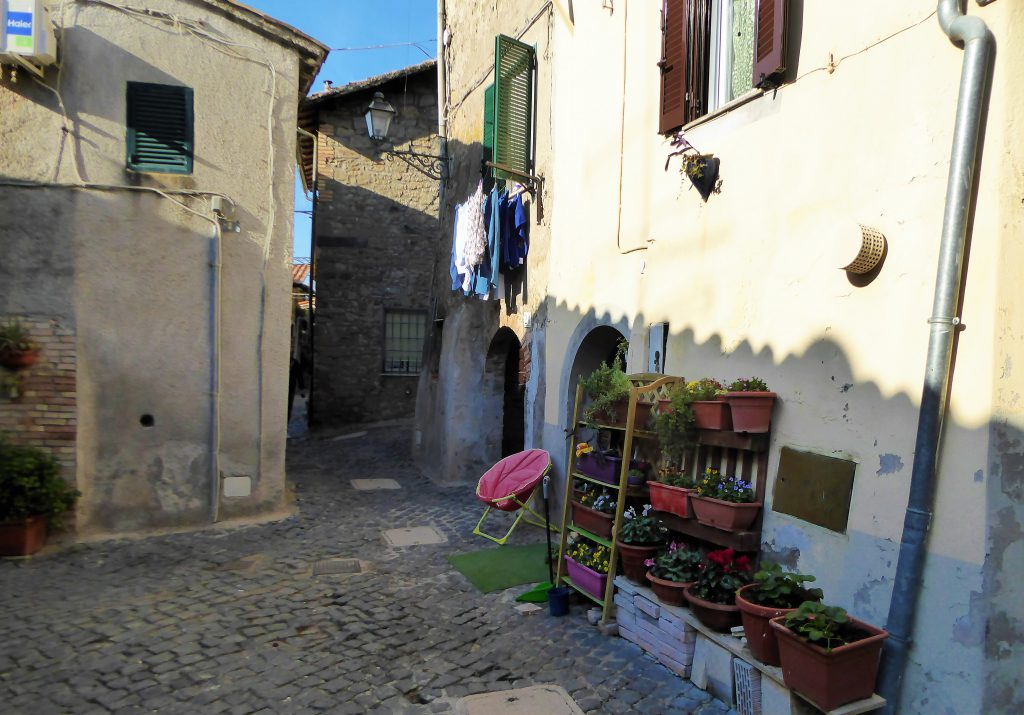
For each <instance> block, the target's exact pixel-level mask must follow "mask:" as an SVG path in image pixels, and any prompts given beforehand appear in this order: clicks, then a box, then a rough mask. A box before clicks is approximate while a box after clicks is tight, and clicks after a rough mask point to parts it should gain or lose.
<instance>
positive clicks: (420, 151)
mask: <svg viewBox="0 0 1024 715" xmlns="http://www.w3.org/2000/svg"><path fill="white" fill-rule="evenodd" d="M376 93H380V94H381V95H382V97H383V99H384V101H385V102H387V103H388V104H390V105H392V107H393V109H394V110H395V112H396V113H395V115H394V117H393V119H392V120H391V124H390V129H389V132H388V136H387V138H386V139H384V140H382V141H378V140H374V139H371V138H370V136H369V133H368V130H367V124H366V118H365V115H366V111H367V108H368V107H369V105H370V103H371V101H372V100H373V97H374V95H375V94H376ZM302 123H303V125H304V126H305V127H306V128H307V129H308V130H310V131H311V132H315V134H316V151H315V156H314V154H313V153H312V152H309V153H307V157H306V164H307V166H306V171H307V175H308V177H309V179H310V180H311V181H312V180H313V167H312V165H311V164H312V162H313V161H314V160H315V162H316V176H315V181H316V186H317V192H316V198H315V204H314V209H313V211H314V216H313V226H314V228H313V231H314V237H313V240H312V241H311V244H312V247H313V252H314V256H313V273H314V279H315V282H316V301H317V302H316V312H315V318H314V336H313V345H314V355H313V371H314V374H313V388H312V393H311V396H310V422H311V424H313V425H315V426H320V427H324V426H336V425H343V424H350V423H360V422H374V421H380V420H388V419H396V418H407V417H411V416H412V413H413V408H414V404H415V399H416V384H417V380H418V378H419V374H420V371H421V369H422V352H423V350H422V348H423V343H424V340H425V337H426V335H427V332H428V327H429V325H430V323H431V321H432V320H433V314H432V305H431V300H430V285H431V277H432V275H433V270H434V268H435V264H434V261H435V250H434V249H435V246H436V243H437V204H438V192H439V180H440V177H441V173H440V172H441V168H442V166H441V164H440V163H439V162H437V161H435V160H433V159H431V158H430V157H431V156H432V155H434V156H436V155H437V154H438V150H439V147H438V139H437V70H436V64H435V63H434V62H433V61H428V62H424V63H422V64H419V65H414V66H411V67H407V68H405V69H402V70H397V71H394V72H389V73H387V74H384V75H380V76H377V77H371V78H369V79H366V80H362V81H359V82H352V83H349V84H347V85H343V86H340V87H333V88H330V89H325V90H324V91H323V92H319V93H317V94H314V95H313V96H311V97H310V98H309V99H308V100H307V101H306V102H305V104H304V106H303V111H302ZM394 152H399V153H397V154H396V153H394ZM402 152H412V153H414V154H416V155H418V156H413V155H411V154H407V153H402Z"/></svg>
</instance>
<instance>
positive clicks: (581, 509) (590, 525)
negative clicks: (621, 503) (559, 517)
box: [572, 480, 616, 539]
mask: <svg viewBox="0 0 1024 715" xmlns="http://www.w3.org/2000/svg"><path fill="white" fill-rule="evenodd" d="M577 483H578V484H579V489H577V490H576V491H575V495H574V498H573V501H572V523H573V524H575V525H576V526H578V527H580V528H581V529H585V530H586V531H589V532H590V533H591V534H594V535H595V536H600V537H602V538H605V539H610V538H611V537H612V524H613V523H614V522H615V505H616V502H615V497H614V496H613V495H612V494H610V493H609V492H608V490H607V489H604V488H603V487H597V486H595V485H593V484H588V483H586V482H584V481H582V480H577Z"/></svg>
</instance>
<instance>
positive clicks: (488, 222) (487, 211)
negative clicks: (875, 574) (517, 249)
mask: <svg viewBox="0 0 1024 715" xmlns="http://www.w3.org/2000/svg"><path fill="white" fill-rule="evenodd" d="M504 207H505V192H504V191H503V190H501V189H499V188H498V187H497V186H495V187H494V188H493V189H491V190H490V192H489V193H488V194H487V198H486V199H485V201H484V227H485V229H486V232H487V252H486V255H485V257H484V261H483V262H482V263H481V264H480V265H479V266H477V273H476V278H475V279H474V283H473V293H474V294H476V295H477V296H478V297H480V298H483V299H484V300H487V299H488V298H491V297H493V296H494V295H495V291H496V289H497V287H498V277H499V276H498V266H499V265H500V258H501V241H502V237H501V226H502V213H501V212H502V210H503V208H504Z"/></svg>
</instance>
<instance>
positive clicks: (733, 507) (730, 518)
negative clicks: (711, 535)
mask: <svg viewBox="0 0 1024 715" xmlns="http://www.w3.org/2000/svg"><path fill="white" fill-rule="evenodd" d="M690 505H691V507H692V508H693V514H694V516H696V517H697V521H699V522H700V523H701V524H707V525H708V526H713V527H715V528H716V529H722V530H723V531H743V530H744V529H748V528H749V527H750V525H751V524H753V523H754V520H755V519H757V513H758V511H760V509H761V502H759V501H756V502H751V503H749V504H737V503H735V502H730V501H723V500H722V499H712V498H711V497H699V496H697V495H696V494H691V495H690Z"/></svg>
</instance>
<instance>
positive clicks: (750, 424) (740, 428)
mask: <svg viewBox="0 0 1024 715" xmlns="http://www.w3.org/2000/svg"><path fill="white" fill-rule="evenodd" d="M725 400H726V401H727V402H728V403H729V409H730V410H731V412H732V428H733V430H735V431H736V432H754V433H762V432H767V431H768V430H770V429H771V426H772V407H774V406H775V393H774V392H727V393H725Z"/></svg>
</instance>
